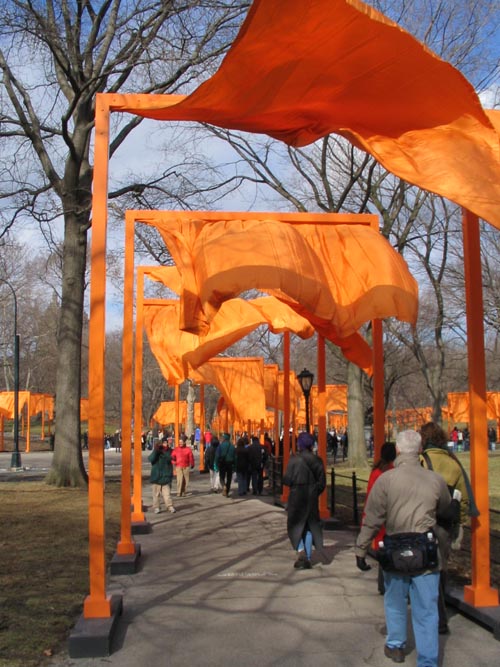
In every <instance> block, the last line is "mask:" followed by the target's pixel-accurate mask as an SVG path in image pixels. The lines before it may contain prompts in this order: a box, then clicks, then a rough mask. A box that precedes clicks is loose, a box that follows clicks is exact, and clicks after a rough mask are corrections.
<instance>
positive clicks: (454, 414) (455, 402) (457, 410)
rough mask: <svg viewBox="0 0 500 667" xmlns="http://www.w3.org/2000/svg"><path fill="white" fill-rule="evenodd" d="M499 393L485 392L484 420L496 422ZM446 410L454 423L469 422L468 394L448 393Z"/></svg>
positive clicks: (498, 413) (499, 413) (499, 406)
mask: <svg viewBox="0 0 500 667" xmlns="http://www.w3.org/2000/svg"><path fill="white" fill-rule="evenodd" d="M499 404H500V393H499V392H497V391H487V392H486V418H487V419H489V420H498V419H499V416H500V409H499V408H500V405H499ZM448 410H449V412H450V418H451V419H452V420H453V421H454V422H466V423H467V424H468V423H469V422H470V412H469V410H470V405H469V393H468V392H465V391H464V392H450V393H449V394H448Z"/></svg>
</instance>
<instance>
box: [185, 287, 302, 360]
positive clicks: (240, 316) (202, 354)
mask: <svg viewBox="0 0 500 667" xmlns="http://www.w3.org/2000/svg"><path fill="white" fill-rule="evenodd" d="M176 324H177V326H178V320H177V322H176ZM261 324H267V325H268V327H269V329H270V330H271V331H272V332H273V333H281V332H282V331H284V330H288V331H292V332H293V333H295V334H297V335H298V336H300V337H301V338H310V337H311V336H312V335H313V334H314V327H313V326H312V325H311V323H310V322H309V321H308V320H307V319H305V318H304V317H301V316H300V315H298V314H297V313H296V312H295V311H293V310H292V309H291V308H290V307H289V306H287V305H285V304H284V303H282V302H280V301H278V299H276V298H274V297H260V298H257V299H250V300H248V301H246V300H245V299H229V300H228V301H224V302H223V303H222V304H221V307H220V309H219V310H218V311H217V314H216V315H215V316H214V319H213V320H212V322H211V323H210V329H209V331H208V333H207V335H206V336H200V337H199V338H198V344H197V346H196V347H195V349H193V350H192V351H189V352H186V353H185V354H184V359H185V361H187V362H188V363H189V365H190V366H191V367H192V368H198V367H199V366H200V365H201V364H203V363H205V362H206V361H208V360H209V359H211V358H212V357H215V356H216V355H217V354H219V353H220V352H223V351H224V350H226V349H227V348H228V347H230V346H231V345H233V343H236V342H237V341H238V340H240V339H241V338H244V336H246V335H247V334H248V333H250V332H251V331H253V330H254V329H256V328H257V327H258V326H260V325H261Z"/></svg>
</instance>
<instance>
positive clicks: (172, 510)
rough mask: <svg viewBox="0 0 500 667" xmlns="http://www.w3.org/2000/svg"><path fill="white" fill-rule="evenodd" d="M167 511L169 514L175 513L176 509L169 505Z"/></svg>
mask: <svg viewBox="0 0 500 667" xmlns="http://www.w3.org/2000/svg"><path fill="white" fill-rule="evenodd" d="M168 511H169V512H170V514H175V513H176V512H177V510H176V509H175V507H169V508H168Z"/></svg>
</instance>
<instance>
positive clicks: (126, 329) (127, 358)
mask: <svg viewBox="0 0 500 667" xmlns="http://www.w3.org/2000/svg"><path fill="white" fill-rule="evenodd" d="M123 292H124V294H123V335H122V419H121V427H122V452H121V457H122V487H121V525H120V541H119V542H118V545H117V547H116V551H117V553H118V554H122V555H125V554H133V553H135V544H134V541H133V540H132V521H131V517H130V495H131V486H132V485H131V474H132V433H131V426H132V355H133V346H134V333H133V329H134V304H133V302H134V222H133V220H132V219H131V218H130V216H129V213H128V212H127V213H126V214H125V269H124V284H123Z"/></svg>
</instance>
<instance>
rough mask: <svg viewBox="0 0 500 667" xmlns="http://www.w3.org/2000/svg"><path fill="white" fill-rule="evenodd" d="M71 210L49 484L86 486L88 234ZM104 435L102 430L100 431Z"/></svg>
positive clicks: (67, 220)
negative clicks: (83, 415) (83, 406)
mask: <svg viewBox="0 0 500 667" xmlns="http://www.w3.org/2000/svg"><path fill="white" fill-rule="evenodd" d="M84 230H85V227H84V226H81V225H80V224H79V221H78V218H77V216H76V215H75V214H73V213H72V212H68V213H66V215H65V224H64V250H63V276H62V301H61V308H60V319H59V329H58V358H57V383H56V400H55V421H56V428H55V446H54V456H53V458H52V468H51V470H50V472H49V473H48V475H47V478H46V481H47V483H48V484H53V485H55V486H85V485H86V484H87V479H88V478H87V473H86V470H85V467H84V465H83V457H82V449H81V444H80V394H81V364H80V356H81V343H82V323H83V297H84V280H85V264H86V255H87V235H86V232H85V231H84ZM103 437H104V434H103Z"/></svg>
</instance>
